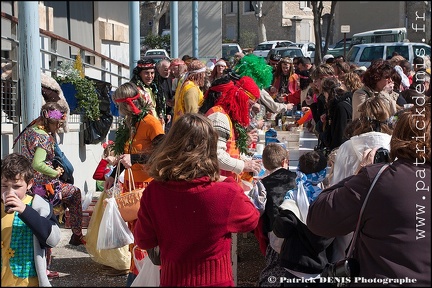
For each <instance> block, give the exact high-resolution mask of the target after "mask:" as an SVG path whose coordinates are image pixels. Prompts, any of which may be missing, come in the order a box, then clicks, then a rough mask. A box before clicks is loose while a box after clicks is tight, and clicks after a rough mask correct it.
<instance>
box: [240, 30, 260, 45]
mask: <svg viewBox="0 0 432 288" xmlns="http://www.w3.org/2000/svg"><path fill="white" fill-rule="evenodd" d="M257 37H258V36H257V35H256V33H255V32H252V31H243V32H241V33H240V47H242V48H254V47H255V41H256V39H257Z"/></svg>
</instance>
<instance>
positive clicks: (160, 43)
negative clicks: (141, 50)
mask: <svg viewBox="0 0 432 288" xmlns="http://www.w3.org/2000/svg"><path fill="white" fill-rule="evenodd" d="M170 43H171V42H170V35H168V34H167V35H164V36H159V35H153V34H149V35H147V36H146V37H145V39H144V41H143V42H142V43H141V45H145V46H148V47H150V48H149V49H167V47H170Z"/></svg>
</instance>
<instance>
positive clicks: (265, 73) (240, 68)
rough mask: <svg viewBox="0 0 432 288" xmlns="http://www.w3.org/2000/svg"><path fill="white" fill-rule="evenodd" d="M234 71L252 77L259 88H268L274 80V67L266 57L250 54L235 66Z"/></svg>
mask: <svg viewBox="0 0 432 288" xmlns="http://www.w3.org/2000/svg"><path fill="white" fill-rule="evenodd" d="M234 72H235V73H237V74H238V75H240V76H249V77H251V78H252V79H253V80H254V81H255V83H256V85H258V87H259V89H263V88H268V87H270V85H271V82H272V80H273V67H272V66H270V65H268V64H267V63H266V61H265V60H264V58H262V57H258V56H256V55H255V54H248V55H246V56H244V57H243V58H241V59H240V60H239V62H238V63H237V65H235V66H234Z"/></svg>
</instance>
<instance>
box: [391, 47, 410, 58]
mask: <svg viewBox="0 0 432 288" xmlns="http://www.w3.org/2000/svg"><path fill="white" fill-rule="evenodd" d="M393 52H396V53H398V54H399V55H402V56H403V57H404V58H405V59H409V52H408V46H388V47H387V51H386V55H387V56H391V55H392V54H393Z"/></svg>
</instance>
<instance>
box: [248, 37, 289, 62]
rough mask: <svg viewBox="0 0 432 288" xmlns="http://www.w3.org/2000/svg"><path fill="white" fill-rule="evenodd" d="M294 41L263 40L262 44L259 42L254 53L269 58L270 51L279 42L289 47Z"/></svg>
mask: <svg viewBox="0 0 432 288" xmlns="http://www.w3.org/2000/svg"><path fill="white" fill-rule="evenodd" d="M292 43H293V42H292V41H289V40H272V41H265V42H261V43H260V44H258V45H257V46H256V47H255V49H254V51H253V52H252V53H253V54H255V55H257V56H259V57H264V58H267V54H268V53H269V51H270V50H271V49H273V48H276V46H277V45H278V44H279V45H281V46H284V47H287V46H289V45H290V44H292Z"/></svg>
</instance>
